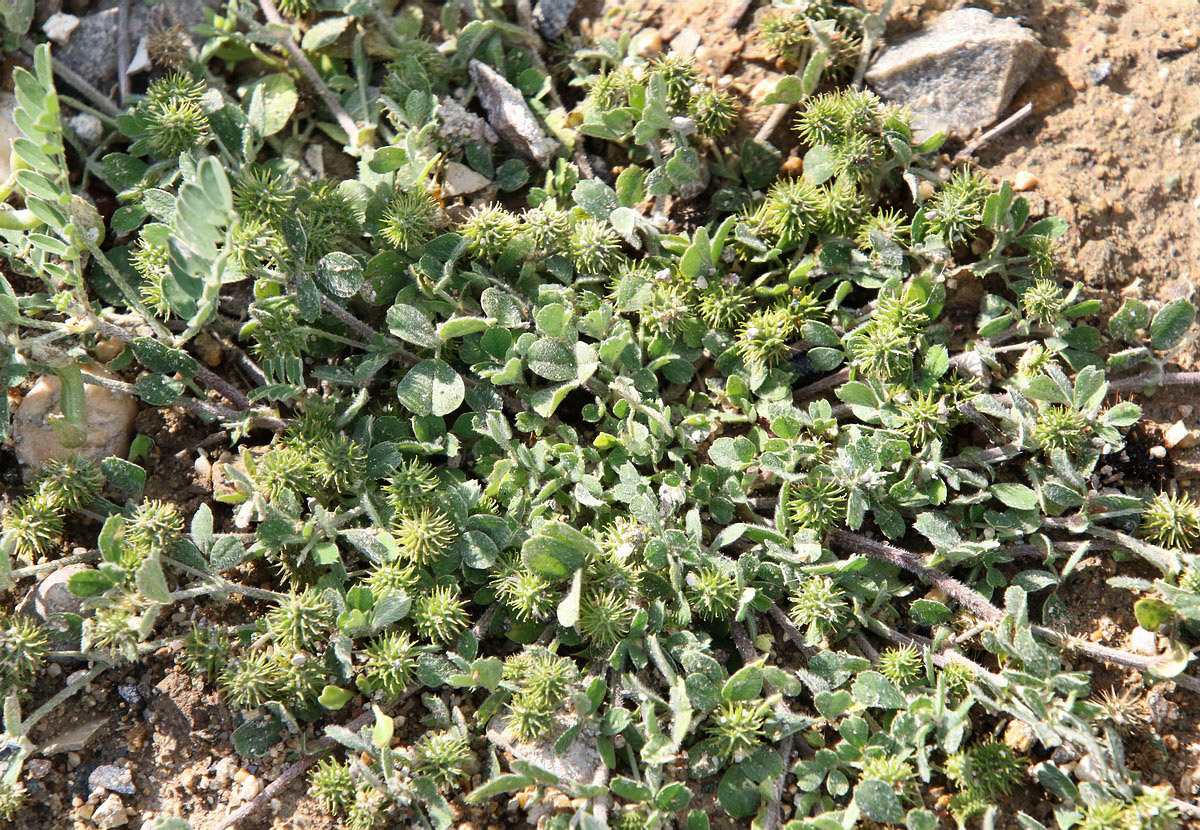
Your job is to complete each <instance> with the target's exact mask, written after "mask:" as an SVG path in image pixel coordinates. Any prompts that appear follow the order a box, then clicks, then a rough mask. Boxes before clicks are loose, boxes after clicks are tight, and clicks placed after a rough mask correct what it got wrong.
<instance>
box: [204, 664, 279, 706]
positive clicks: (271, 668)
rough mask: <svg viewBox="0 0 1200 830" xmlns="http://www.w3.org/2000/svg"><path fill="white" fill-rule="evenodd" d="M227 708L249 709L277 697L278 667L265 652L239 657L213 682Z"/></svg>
mask: <svg viewBox="0 0 1200 830" xmlns="http://www.w3.org/2000/svg"><path fill="white" fill-rule="evenodd" d="M217 685H218V686H220V688H221V692H222V694H224V695H225V699H226V700H227V701H228V702H229V704H230V705H231V706H237V707H240V708H242V709H253V708H254V707H256V706H261V705H262V704H264V703H266V702H267V701H268V700H272V699H273V698H274V697H275V696H276V695H278V694H279V664H278V663H276V662H275V660H274V658H273V657H272V656H271V655H270V654H268V653H267V652H265V651H256V652H253V653H250V654H243V655H242V656H241V657H239V658H238V659H237V660H235V661H234V662H232V663H230V664H228V665H227V666H226V667H225V670H224V671H222V672H221V676H220V678H218V680H217Z"/></svg>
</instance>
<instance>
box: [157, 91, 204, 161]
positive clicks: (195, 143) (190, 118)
mask: <svg viewBox="0 0 1200 830" xmlns="http://www.w3.org/2000/svg"><path fill="white" fill-rule="evenodd" d="M146 116H147V124H146V134H147V136H148V137H149V139H150V146H151V147H152V148H153V149H154V153H155V155H157V156H159V157H160V158H171V157H173V156H177V155H179V154H180V153H182V152H185V151H186V150H192V149H196V148H198V147H202V146H203V145H205V144H207V143H208V138H209V131H208V116H207V115H205V113H204V110H202V109H201V108H200V105H199V104H197V103H194V102H192V101H185V100H180V99H172V100H167V101H164V102H162V103H161V104H154V105H152V106H151V107H149V108H148V110H147V113H146Z"/></svg>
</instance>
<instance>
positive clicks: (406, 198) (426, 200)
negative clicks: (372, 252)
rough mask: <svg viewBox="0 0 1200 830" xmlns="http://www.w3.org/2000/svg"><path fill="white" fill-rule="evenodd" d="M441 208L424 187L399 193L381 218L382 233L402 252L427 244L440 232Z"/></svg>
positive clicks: (380, 230)
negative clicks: (438, 229)
mask: <svg viewBox="0 0 1200 830" xmlns="http://www.w3.org/2000/svg"><path fill="white" fill-rule="evenodd" d="M441 219H442V209H441V208H440V207H438V203H437V202H435V201H434V199H433V197H432V196H430V195H429V194H428V193H427V192H425V190H423V189H422V190H411V191H408V192H405V193H397V194H396V195H395V196H393V197H392V199H391V201H390V202H388V205H387V208H385V209H384V211H383V216H382V217H381V218H380V228H379V233H380V235H381V236H382V237H383V238H384V239H386V240H387V241H388V243H390V244H391V245H392V246H394V247H396V248H399V249H400V250H401V251H410V250H413V249H414V248H417V247H418V246H420V245H423V244H425V242H427V241H428V240H429V239H430V238H431V237H432V236H433V234H434V233H435V232H436V231H437V228H438V224H439V223H440V222H441Z"/></svg>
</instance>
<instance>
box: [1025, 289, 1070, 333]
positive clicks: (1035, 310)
mask: <svg viewBox="0 0 1200 830" xmlns="http://www.w3.org/2000/svg"><path fill="white" fill-rule="evenodd" d="M1021 307H1022V308H1023V309H1025V316H1026V317H1028V318H1029V319H1030V320H1032V321H1033V322H1035V323H1043V324H1045V325H1050V324H1053V323H1057V322H1058V320H1059V318H1060V317H1061V316H1062V313H1063V310H1064V309H1065V308H1066V307H1067V300H1066V297H1064V296H1063V291H1062V287H1061V286H1059V284H1058V283H1056V282H1054V281H1053V280H1048V279H1044V278H1040V277H1039V278H1038V279H1036V280H1034V282H1033V285H1031V286H1029V287H1028V288H1026V289H1025V290H1024V291H1022V292H1021Z"/></svg>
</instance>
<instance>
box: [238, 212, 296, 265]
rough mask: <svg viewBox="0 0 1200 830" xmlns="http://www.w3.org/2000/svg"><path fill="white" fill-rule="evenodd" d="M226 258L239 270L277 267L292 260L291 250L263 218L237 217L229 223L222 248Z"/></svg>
mask: <svg viewBox="0 0 1200 830" xmlns="http://www.w3.org/2000/svg"><path fill="white" fill-rule="evenodd" d="M225 250H226V251H228V252H229V255H230V259H231V261H232V262H233V264H235V265H236V266H237V267H238V268H240V269H241V270H242V271H243V272H252V271H255V270H257V269H260V268H274V269H278V268H280V267H281V264H282V263H286V262H289V261H291V260H292V256H291V251H289V250H288V247H287V243H285V242H284V241H283V236H282V235H281V234H280V232H279V229H278V228H276V227H275V226H274V225H272V224H271V223H270V221H268V220H266V219H252V218H248V217H240V218H239V219H238V220H237V221H236V222H235V223H234V226H233V234H232V235H231V236H230V239H229V245H228V247H227V248H226V249H225Z"/></svg>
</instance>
